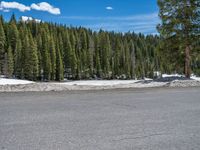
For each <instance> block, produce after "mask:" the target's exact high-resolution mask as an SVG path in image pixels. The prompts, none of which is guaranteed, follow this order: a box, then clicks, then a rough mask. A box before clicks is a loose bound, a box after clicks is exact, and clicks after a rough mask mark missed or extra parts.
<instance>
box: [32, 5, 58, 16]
mask: <svg viewBox="0 0 200 150" xmlns="http://www.w3.org/2000/svg"><path fill="white" fill-rule="evenodd" d="M31 8H32V9H34V10H38V11H46V12H49V13H51V14H54V15H59V14H61V12H60V9H59V8H55V7H54V6H52V5H50V4H49V3H47V2H41V3H38V4H35V3H33V4H32V5H31Z"/></svg>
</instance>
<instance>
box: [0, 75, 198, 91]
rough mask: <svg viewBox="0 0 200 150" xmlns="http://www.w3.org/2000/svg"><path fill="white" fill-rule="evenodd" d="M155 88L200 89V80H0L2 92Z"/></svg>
mask: <svg viewBox="0 0 200 150" xmlns="http://www.w3.org/2000/svg"><path fill="white" fill-rule="evenodd" d="M154 87H200V78H199V77H196V76H192V77H191V79H187V78H184V77H183V76H180V75H163V77H162V78H159V79H155V80H152V79H147V78H146V79H144V80H81V81H65V82H31V81H26V80H15V79H5V78H0V92H24V91H36V92H37V91H70V90H106V89H126V88H154Z"/></svg>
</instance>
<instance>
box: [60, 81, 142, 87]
mask: <svg viewBox="0 0 200 150" xmlns="http://www.w3.org/2000/svg"><path fill="white" fill-rule="evenodd" d="M138 81H139V80H81V81H68V82H63V83H59V84H64V85H81V86H84V85H87V86H114V85H122V84H133V83H136V82H138Z"/></svg>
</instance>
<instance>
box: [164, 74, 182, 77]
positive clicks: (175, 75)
mask: <svg viewBox="0 0 200 150" xmlns="http://www.w3.org/2000/svg"><path fill="white" fill-rule="evenodd" d="M162 77H163V78H169V77H179V78H183V77H185V76H184V75H180V74H162Z"/></svg>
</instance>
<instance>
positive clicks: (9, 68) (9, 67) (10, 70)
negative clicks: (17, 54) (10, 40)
mask: <svg viewBox="0 0 200 150" xmlns="http://www.w3.org/2000/svg"><path fill="white" fill-rule="evenodd" d="M6 62H7V65H6V67H7V72H6V75H7V77H8V78H10V77H12V75H13V71H14V62H13V54H12V48H11V46H9V47H8V50H7V61H6Z"/></svg>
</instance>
